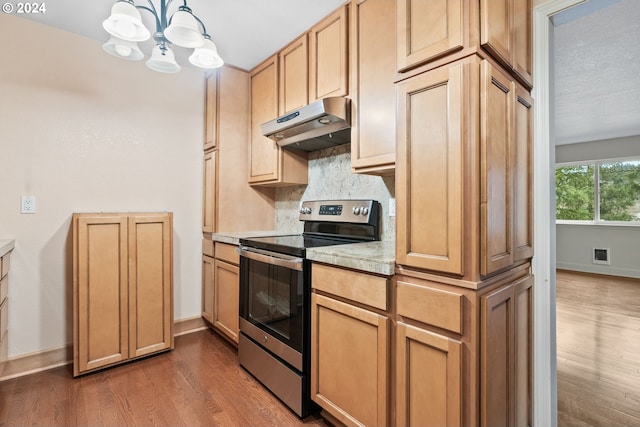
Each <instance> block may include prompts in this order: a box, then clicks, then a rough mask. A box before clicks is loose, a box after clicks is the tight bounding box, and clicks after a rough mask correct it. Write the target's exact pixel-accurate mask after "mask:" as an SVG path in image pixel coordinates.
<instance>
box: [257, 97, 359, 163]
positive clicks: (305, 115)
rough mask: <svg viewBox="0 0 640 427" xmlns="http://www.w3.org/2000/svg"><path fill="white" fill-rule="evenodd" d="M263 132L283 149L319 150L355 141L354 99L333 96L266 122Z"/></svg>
mask: <svg viewBox="0 0 640 427" xmlns="http://www.w3.org/2000/svg"><path fill="white" fill-rule="evenodd" d="M261 127H262V134H263V135H264V136H266V137H269V138H271V139H273V140H274V141H276V143H277V144H278V145H279V146H281V147H283V148H292V149H296V150H302V151H316V150H322V149H323V148H329V147H335V146H337V145H342V144H348V143H349V142H351V101H350V100H349V98H344V97H330V98H324V99H320V100H318V101H315V102H313V103H311V104H309V105H307V106H305V107H302V108H300V109H298V110H296V111H293V112H291V113H288V114H285V115H284V116H281V117H278V118H277V119H274V120H271V121H269V122H267V123H264V124H263V125H262V126H261Z"/></svg>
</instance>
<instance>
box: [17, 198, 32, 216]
mask: <svg viewBox="0 0 640 427" xmlns="http://www.w3.org/2000/svg"><path fill="white" fill-rule="evenodd" d="M20 213H23V214H34V213H36V197H35V196H22V199H21V204H20Z"/></svg>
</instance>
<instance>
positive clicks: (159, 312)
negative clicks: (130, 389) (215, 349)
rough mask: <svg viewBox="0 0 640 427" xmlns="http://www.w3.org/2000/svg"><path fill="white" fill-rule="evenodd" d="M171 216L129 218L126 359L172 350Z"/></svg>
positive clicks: (143, 215)
mask: <svg viewBox="0 0 640 427" xmlns="http://www.w3.org/2000/svg"><path fill="white" fill-rule="evenodd" d="M172 233H173V227H172V217H171V214H140V215H135V216H131V217H130V218H129V289H128V291H129V357H138V356H144V355H146V354H149V353H155V352H157V351H160V350H164V349H168V348H173V304H172V302H171V301H172V297H173V271H172V264H173V260H172V250H171V248H172V238H173V236H172Z"/></svg>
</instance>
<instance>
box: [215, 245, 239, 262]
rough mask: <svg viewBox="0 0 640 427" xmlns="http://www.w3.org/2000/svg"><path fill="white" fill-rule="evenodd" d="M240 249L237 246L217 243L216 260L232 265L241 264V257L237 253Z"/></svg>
mask: <svg viewBox="0 0 640 427" xmlns="http://www.w3.org/2000/svg"><path fill="white" fill-rule="evenodd" d="M237 248H238V247H237V246H236V245H229V244H227V243H218V242H216V243H215V255H216V259H220V260H222V261H226V262H229V263H231V264H235V265H238V264H240V255H238V252H236V249H237Z"/></svg>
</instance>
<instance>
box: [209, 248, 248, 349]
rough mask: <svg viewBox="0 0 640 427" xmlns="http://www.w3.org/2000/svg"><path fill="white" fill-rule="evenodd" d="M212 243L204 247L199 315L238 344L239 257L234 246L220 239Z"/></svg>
mask: <svg viewBox="0 0 640 427" xmlns="http://www.w3.org/2000/svg"><path fill="white" fill-rule="evenodd" d="M208 242H210V243H213V242H211V241H208ZM213 246H214V249H213V250H212V252H209V251H207V252H205V255H204V256H203V257H202V280H203V284H202V317H203V318H204V319H206V320H207V321H208V322H209V323H210V325H211V327H213V329H215V330H216V331H217V332H219V333H220V334H222V335H223V336H224V337H225V338H228V339H229V340H230V341H231V342H233V343H235V344H236V345H237V344H238V333H239V330H240V325H239V305H238V304H239V301H238V299H239V295H240V272H239V267H238V265H239V263H240V259H239V255H238V253H237V252H236V248H237V246H235V245H229V244H226V243H220V242H215V243H214V244H213ZM214 253H215V258H214V257H213V254H214Z"/></svg>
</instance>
